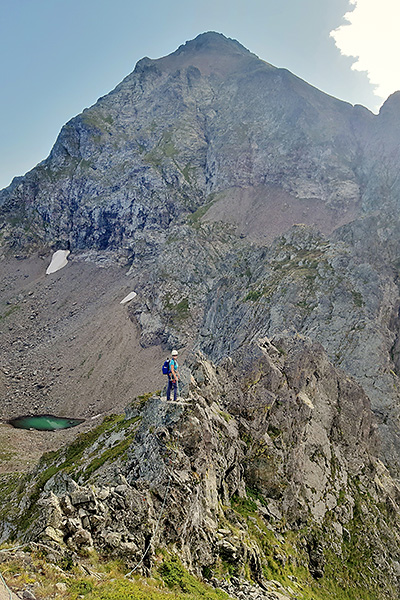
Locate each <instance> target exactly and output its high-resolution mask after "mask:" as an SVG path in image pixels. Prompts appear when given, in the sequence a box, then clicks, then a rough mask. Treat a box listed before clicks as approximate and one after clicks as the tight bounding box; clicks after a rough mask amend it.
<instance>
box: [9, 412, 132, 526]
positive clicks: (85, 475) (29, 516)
mask: <svg viewBox="0 0 400 600" xmlns="http://www.w3.org/2000/svg"><path fill="white" fill-rule="evenodd" d="M138 419H139V417H136V418H134V419H130V420H125V418H124V416H123V415H109V416H108V417H106V418H105V419H104V421H103V422H102V423H101V424H100V425H99V426H98V427H96V428H95V429H93V430H92V431H88V432H87V433H82V434H81V435H79V436H78V437H77V438H76V440H75V441H74V442H72V444H71V445H70V446H68V447H67V449H61V450H57V451H55V452H48V453H47V454H44V455H43V456H42V458H41V460H40V463H39V465H38V468H37V470H36V472H35V473H34V474H30V475H27V476H25V477H24V478H23V479H22V480H21V481H20V485H19V493H20V494H22V493H23V492H25V491H26V487H28V488H29V486H30V485H31V481H32V480H33V482H34V483H33V486H31V487H30V492H29V503H28V506H27V507H26V508H25V510H24V512H23V514H22V516H21V517H20V519H19V522H18V525H19V527H20V528H21V529H22V530H26V529H28V528H29V526H30V525H31V524H32V522H33V520H34V518H35V515H36V513H37V510H38V508H37V501H38V499H39V496H40V494H41V492H42V490H43V487H44V486H45V484H46V483H47V482H48V481H49V480H50V479H51V478H52V477H54V475H56V474H57V473H59V472H65V473H69V474H70V475H71V477H73V478H74V479H76V480H79V478H80V477H82V479H83V480H84V481H87V480H88V479H89V478H90V476H91V475H92V474H93V473H94V472H95V471H96V470H97V469H99V468H100V467H101V466H102V465H104V464H105V463H106V462H108V461H111V460H113V461H115V460H116V459H117V458H121V457H122V458H123V456H124V454H125V453H126V451H127V450H128V448H129V446H130V444H131V443H132V441H133V439H134V437H135V435H136V427H134V423H135V422H136V421H137V420H138ZM123 429H125V435H124V436H123V438H122V439H121V440H117V441H116V442H115V444H114V446H112V447H111V448H107V447H105V448H104V446H103V445H101V444H98V446H97V447H96V448H95V450H93V451H92V455H94V458H93V459H92V460H91V461H90V462H89V463H88V464H87V460H88V459H90V458H91V456H86V455H87V451H88V450H89V449H90V448H91V447H92V446H93V445H94V444H95V443H96V442H99V441H100V438H101V436H103V435H104V434H105V433H107V434H110V433H117V432H119V431H122V430H123ZM84 462H85V464H83V463H84Z"/></svg>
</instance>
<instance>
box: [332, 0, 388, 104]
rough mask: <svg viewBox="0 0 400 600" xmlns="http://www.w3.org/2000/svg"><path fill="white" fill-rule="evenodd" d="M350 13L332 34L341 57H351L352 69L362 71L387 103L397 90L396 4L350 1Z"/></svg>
mask: <svg viewBox="0 0 400 600" xmlns="http://www.w3.org/2000/svg"><path fill="white" fill-rule="evenodd" d="M350 3H351V4H353V5H354V8H353V10H351V11H349V12H347V13H346V14H345V15H344V19H345V23H344V24H343V25H341V26H340V27H338V28H337V29H334V30H333V31H331V33H330V35H331V37H333V39H334V40H335V43H336V46H337V47H338V48H339V50H340V52H341V54H343V55H344V56H351V57H354V59H355V60H354V63H353V65H352V67H351V68H352V69H354V70H355V71H365V72H366V73H367V76H368V78H369V80H370V82H371V83H372V85H373V86H374V87H375V90H374V93H375V94H376V95H377V96H379V97H380V98H381V99H386V98H387V97H388V96H389V95H390V94H392V93H393V92H395V91H397V90H400V69H399V60H400V35H399V24H400V2H399V0H379V2H377V1H376V0H350Z"/></svg>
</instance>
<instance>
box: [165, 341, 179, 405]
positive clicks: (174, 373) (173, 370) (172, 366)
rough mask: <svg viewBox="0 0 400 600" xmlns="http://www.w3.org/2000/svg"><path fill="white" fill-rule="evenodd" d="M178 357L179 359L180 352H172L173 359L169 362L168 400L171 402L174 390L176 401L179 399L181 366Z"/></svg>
mask: <svg viewBox="0 0 400 600" xmlns="http://www.w3.org/2000/svg"><path fill="white" fill-rule="evenodd" d="M177 357H178V351H177V350H172V352H171V359H170V361H169V373H168V387H167V400H170V398H171V391H172V390H174V400H176V399H177V397H178V380H179V373H178V369H179V365H178V361H177Z"/></svg>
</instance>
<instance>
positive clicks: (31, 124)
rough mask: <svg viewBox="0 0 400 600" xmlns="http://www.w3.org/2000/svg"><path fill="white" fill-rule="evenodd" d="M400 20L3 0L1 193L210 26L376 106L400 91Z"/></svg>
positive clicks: (164, 1) (172, 2)
mask: <svg viewBox="0 0 400 600" xmlns="http://www.w3.org/2000/svg"><path fill="white" fill-rule="evenodd" d="M399 22H400V2H399V0H379V2H376V0H329V1H324V0H145V1H144V0H140V1H139V0H0V86H1V87H0V189H2V188H3V187H5V186H7V185H8V184H9V183H10V182H11V180H12V178H13V177H14V176H18V175H23V174H24V173H25V172H27V171H29V170H30V169H32V168H33V167H34V166H35V165H36V164H37V163H38V162H40V161H41V160H43V159H44V158H46V157H47V156H48V154H49V152H50V150H51V148H52V146H53V144H54V142H55V140H56V137H57V135H58V133H59V131H60V129H61V127H62V126H63V125H64V124H65V123H66V122H67V121H68V120H69V119H71V118H72V117H73V116H75V115H77V114H79V113H80V112H82V110H83V109H84V108H87V107H89V106H91V105H92V104H94V103H95V102H96V100H97V99H98V98H99V97H100V96H103V95H104V94H107V93H108V92H109V91H111V90H112V89H113V88H114V87H115V86H116V85H117V84H118V83H119V82H120V81H121V80H122V79H123V78H124V77H125V76H126V75H128V74H129V73H130V72H131V71H132V70H133V69H134V67H135V64H136V62H137V61H138V60H140V59H141V58H143V57H144V56H149V57H150V58H159V57H160V56H165V55H167V54H170V53H171V52H173V51H174V50H176V48H177V47H178V46H180V45H181V44H183V43H185V42H186V41H187V40H190V39H193V38H194V37H196V36H197V35H198V34H199V33H202V32H204V31H218V32H220V33H223V34H224V35H226V36H227V37H231V38H234V39H237V40H238V41H239V42H240V43H241V44H243V45H244V46H245V47H246V48H248V49H249V50H251V51H252V52H254V53H255V54H257V55H258V56H259V57H260V58H262V59H264V60H266V61H267V62H269V63H271V64H273V65H275V66H277V67H284V68H286V69H289V70H290V71H292V72H293V73H295V74H296V75H297V76H299V77H301V78H302V79H304V80H306V81H307V82H308V83H310V84H312V85H314V86H316V87H317V88H319V89H321V90H322V91H324V92H326V93H328V94H330V95H332V96H335V97H337V98H340V99H341V100H345V101H347V102H350V103H351V104H362V105H364V106H366V107H367V108H369V109H370V110H372V111H373V112H375V113H376V112H377V111H378V110H379V107H380V106H381V104H382V102H383V100H385V99H386V98H387V96H388V95H389V94H391V93H392V92H394V91H396V90H397V89H400V70H399V68H398V65H397V64H395V63H397V62H398V59H400V42H399V40H400V36H398V33H397V31H396V29H397V27H398V24H399ZM396 78H397V80H396Z"/></svg>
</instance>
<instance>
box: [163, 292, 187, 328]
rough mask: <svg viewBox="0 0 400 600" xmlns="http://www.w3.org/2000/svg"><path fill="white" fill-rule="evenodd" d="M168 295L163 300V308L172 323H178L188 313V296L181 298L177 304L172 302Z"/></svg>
mask: <svg viewBox="0 0 400 600" xmlns="http://www.w3.org/2000/svg"><path fill="white" fill-rule="evenodd" d="M170 298H171V297H170V296H169V295H168V296H166V299H165V301H164V309H165V310H166V311H167V312H168V313H169V319H170V321H171V322H172V323H173V324H179V323H181V322H182V321H183V320H184V319H187V318H188V317H189V315H190V307H189V298H182V300H180V301H179V302H178V303H177V304H172V302H171V299H170Z"/></svg>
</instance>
